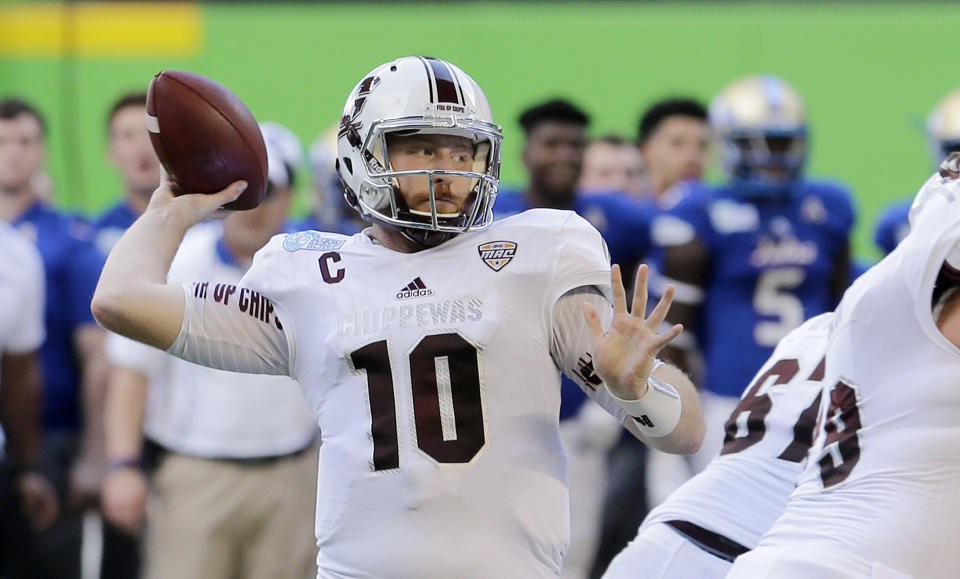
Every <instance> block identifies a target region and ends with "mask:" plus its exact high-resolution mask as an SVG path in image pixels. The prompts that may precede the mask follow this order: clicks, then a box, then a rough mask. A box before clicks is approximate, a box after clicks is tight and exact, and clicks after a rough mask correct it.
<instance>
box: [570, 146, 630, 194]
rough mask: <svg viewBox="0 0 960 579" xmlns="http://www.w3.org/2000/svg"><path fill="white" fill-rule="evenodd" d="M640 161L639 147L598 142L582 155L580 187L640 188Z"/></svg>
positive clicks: (602, 190)
mask: <svg viewBox="0 0 960 579" xmlns="http://www.w3.org/2000/svg"><path fill="white" fill-rule="evenodd" d="M642 174H643V161H642V159H641V157H640V150H639V149H638V148H637V147H635V146H633V145H631V144H622V145H614V144H610V143H605V142H602V141H598V142H596V143H593V144H591V145H590V146H589V147H587V151H586V153H585V154H584V156H583V173H582V174H581V175H580V188H581V189H583V190H584V191H597V192H611V191H625V192H627V193H630V194H632V195H640V194H642V191H643V179H642Z"/></svg>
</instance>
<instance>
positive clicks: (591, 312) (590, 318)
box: [583, 304, 603, 343]
mask: <svg viewBox="0 0 960 579" xmlns="http://www.w3.org/2000/svg"><path fill="white" fill-rule="evenodd" d="M583 317H584V318H586V319H587V326H589V327H590V333H591V334H593V342H594V343H597V342H598V341H599V340H600V338H601V337H603V325H602V324H601V323H600V316H598V315H597V310H596V309H594V307H593V306H592V305H590V304H583Z"/></svg>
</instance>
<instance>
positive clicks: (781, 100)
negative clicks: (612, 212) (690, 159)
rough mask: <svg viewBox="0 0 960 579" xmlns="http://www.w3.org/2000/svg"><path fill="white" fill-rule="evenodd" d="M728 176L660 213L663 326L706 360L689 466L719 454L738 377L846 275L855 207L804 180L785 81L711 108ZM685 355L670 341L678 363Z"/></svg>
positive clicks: (823, 305) (796, 119) (797, 112)
mask: <svg viewBox="0 0 960 579" xmlns="http://www.w3.org/2000/svg"><path fill="white" fill-rule="evenodd" d="M710 121H711V125H712V127H713V129H714V132H715V133H716V135H717V137H718V138H719V140H720V144H721V147H722V151H721V153H722V160H723V163H724V166H725V169H726V171H727V172H728V174H729V176H730V178H729V180H728V181H727V183H725V184H724V185H722V186H720V187H716V188H706V187H704V188H700V189H698V190H694V191H691V192H690V193H689V195H688V196H687V197H685V198H684V199H682V200H681V201H680V202H679V203H677V205H676V206H674V207H673V208H672V209H670V210H669V211H668V212H667V213H665V214H664V215H662V216H661V217H659V218H658V220H657V223H656V225H655V226H654V233H653V236H654V240H655V243H657V244H658V245H659V246H661V247H662V248H663V252H662V263H661V265H660V268H661V272H662V274H663V276H664V277H665V278H666V279H667V280H670V281H671V282H672V283H675V284H677V297H676V299H675V302H676V305H675V306H674V310H673V311H672V318H671V322H683V324H684V326H685V327H686V328H687V329H688V330H691V331H692V333H693V334H694V335H695V336H696V338H697V341H698V344H697V346H698V347H699V349H700V351H701V353H702V355H703V358H704V365H705V368H704V375H703V379H702V381H701V387H702V388H703V389H704V392H702V394H703V404H704V415H705V417H706V422H707V436H706V440H705V441H704V444H703V447H702V448H701V450H700V452H699V453H698V454H697V455H695V456H694V457H692V458H693V460H692V461H691V465H692V467H693V469H694V471H695V472H699V471H700V470H702V469H703V467H704V466H706V463H707V462H709V460H710V459H711V458H713V457H714V456H715V455H716V454H717V452H719V450H720V445H721V442H722V440H723V422H724V420H726V418H727V416H729V415H730V412H731V411H732V410H733V408H734V407H735V406H736V405H737V402H738V400H739V395H740V391H741V388H742V385H743V384H746V383H747V382H749V380H750V378H751V376H753V374H754V372H756V371H757V369H758V368H760V366H761V365H762V364H763V362H764V360H766V359H767V358H768V357H769V356H770V354H771V353H772V352H773V348H774V346H776V344H777V342H778V341H779V340H780V339H781V338H783V337H784V336H785V335H786V334H787V333H789V332H790V331H791V330H793V329H794V328H796V327H797V326H799V325H800V324H801V323H802V322H803V321H804V320H805V319H807V318H809V317H811V316H814V315H816V314H819V313H822V312H825V311H829V310H831V309H833V307H834V306H835V305H836V304H837V302H838V301H839V298H840V296H841V295H842V294H843V292H844V290H845V289H846V287H847V285H848V283H849V271H850V257H849V234H850V229H851V227H852V226H853V222H854V208H853V204H852V200H851V195H850V192H849V191H848V190H847V188H846V187H844V186H842V185H840V184H836V183H829V182H823V181H812V180H810V179H807V178H806V177H805V176H804V166H805V164H806V160H807V148H808V147H807V144H808V143H807V141H808V133H807V120H806V113H805V110H804V104H803V101H802V100H801V98H800V96H799V95H798V94H797V92H796V91H795V90H794V89H793V88H792V87H791V86H790V85H788V84H787V83H785V82H783V81H782V80H780V79H779V78H776V77H774V76H770V75H758V76H749V77H746V78H742V79H739V80H737V81H735V82H733V83H731V84H730V85H728V86H727V87H726V88H725V89H724V90H723V91H722V92H721V93H720V94H719V95H718V96H717V97H716V98H715V99H714V100H713V102H712V103H711V105H710ZM688 352H689V350H688V351H686V352H685V351H683V350H680V349H674V350H673V354H674V355H676V356H677V357H676V358H675V360H677V361H678V362H679V363H680V364H686V360H687V353H688Z"/></svg>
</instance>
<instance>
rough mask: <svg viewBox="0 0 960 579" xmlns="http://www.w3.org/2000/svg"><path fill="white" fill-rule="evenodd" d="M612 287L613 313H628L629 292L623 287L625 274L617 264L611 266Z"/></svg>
mask: <svg viewBox="0 0 960 579" xmlns="http://www.w3.org/2000/svg"><path fill="white" fill-rule="evenodd" d="M610 288H611V290H612V291H613V313H614V314H620V313H626V311H627V292H626V290H624V289H623V276H622V274H621V273H620V266H619V265H617V264H613V267H612V268H610Z"/></svg>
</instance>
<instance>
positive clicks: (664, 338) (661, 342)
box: [653, 324, 683, 352]
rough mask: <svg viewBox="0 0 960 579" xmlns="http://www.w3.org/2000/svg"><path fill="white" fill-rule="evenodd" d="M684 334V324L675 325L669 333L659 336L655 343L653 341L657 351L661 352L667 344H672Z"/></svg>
mask: <svg viewBox="0 0 960 579" xmlns="http://www.w3.org/2000/svg"><path fill="white" fill-rule="evenodd" d="M682 332H683V324H675V325H674V326H673V327H672V328H670V329H669V330H668V331H666V332H664V333H662V334H657V336H656V337H655V338H654V341H653V344H654V348H655V350H656V351H657V352H659V351H660V350H662V349H663V347H664V346H666V345H667V344H669V343H670V342H672V341H673V340H674V339H676V337H677V336H679V335H680V334H681V333H682Z"/></svg>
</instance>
